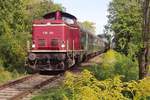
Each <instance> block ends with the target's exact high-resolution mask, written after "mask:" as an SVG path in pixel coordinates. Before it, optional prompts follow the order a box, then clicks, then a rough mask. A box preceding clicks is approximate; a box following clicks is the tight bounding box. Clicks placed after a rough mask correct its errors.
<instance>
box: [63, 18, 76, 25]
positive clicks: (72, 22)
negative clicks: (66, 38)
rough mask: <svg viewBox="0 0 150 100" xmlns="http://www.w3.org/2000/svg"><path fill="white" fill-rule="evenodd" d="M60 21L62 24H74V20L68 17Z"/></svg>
mask: <svg viewBox="0 0 150 100" xmlns="http://www.w3.org/2000/svg"><path fill="white" fill-rule="evenodd" d="M62 20H63V21H64V22H66V23H67V24H70V25H71V24H74V20H73V19H71V18H69V17H62Z"/></svg>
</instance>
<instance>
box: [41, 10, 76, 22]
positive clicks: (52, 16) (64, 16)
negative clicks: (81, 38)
mask: <svg viewBox="0 0 150 100" xmlns="http://www.w3.org/2000/svg"><path fill="white" fill-rule="evenodd" d="M43 17H44V18H45V19H49V20H57V19H61V20H63V21H64V22H66V23H67V24H75V21H76V17H75V16H73V15H71V14H69V13H65V12H62V11H56V12H52V13H48V14H46V15H44V16H43Z"/></svg>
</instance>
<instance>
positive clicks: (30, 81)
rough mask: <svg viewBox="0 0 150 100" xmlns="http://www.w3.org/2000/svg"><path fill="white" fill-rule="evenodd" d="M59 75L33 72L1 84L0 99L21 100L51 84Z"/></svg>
mask: <svg viewBox="0 0 150 100" xmlns="http://www.w3.org/2000/svg"><path fill="white" fill-rule="evenodd" d="M59 77H60V74H59V75H39V74H33V75H30V76H26V77H24V78H21V79H18V80H15V81H13V82H9V83H7V84H4V85H1V86H0V100H21V99H22V98H23V97H25V96H27V95H28V94H31V93H33V92H34V91H36V90H39V89H41V88H42V87H44V86H46V85H48V84H50V82H52V81H54V80H56V79H57V78H59Z"/></svg>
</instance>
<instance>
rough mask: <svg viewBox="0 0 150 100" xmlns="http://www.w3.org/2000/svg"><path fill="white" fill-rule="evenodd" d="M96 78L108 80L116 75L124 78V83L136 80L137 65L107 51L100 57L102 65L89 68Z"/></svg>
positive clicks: (111, 51)
mask: <svg viewBox="0 0 150 100" xmlns="http://www.w3.org/2000/svg"><path fill="white" fill-rule="evenodd" d="M89 70H90V71H92V72H93V73H94V75H95V76H96V78H98V79H100V80H104V79H108V78H110V77H112V78H113V77H114V76H116V75H122V76H124V78H123V79H124V81H129V80H137V79H138V63H137V61H136V60H135V61H132V59H131V58H129V57H126V56H125V55H122V54H120V53H118V52H115V51H113V50H109V51H108V52H106V53H105V54H104V55H103V57H102V64H101V65H95V66H94V68H93V67H90V68H89Z"/></svg>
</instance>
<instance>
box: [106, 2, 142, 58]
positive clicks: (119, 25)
mask: <svg viewBox="0 0 150 100" xmlns="http://www.w3.org/2000/svg"><path fill="white" fill-rule="evenodd" d="M108 11H109V15H108V19H109V21H108V24H107V25H106V27H105V32H111V33H113V34H114V36H115V38H114V40H115V45H116V47H115V49H116V50H117V51H119V52H122V53H124V54H125V55H128V54H133V56H135V54H136V53H137V52H136V51H137V50H139V48H140V45H141V42H142V41H141V36H142V34H141V33H142V31H141V30H142V28H141V26H142V24H141V23H142V17H141V16H142V13H141V5H140V4H139V2H137V0H112V2H111V3H110V5H109V9H108ZM135 47H136V48H135ZM133 48H135V49H133ZM131 49H132V51H133V50H135V51H133V52H134V53H133V52H130V51H131Z"/></svg>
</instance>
